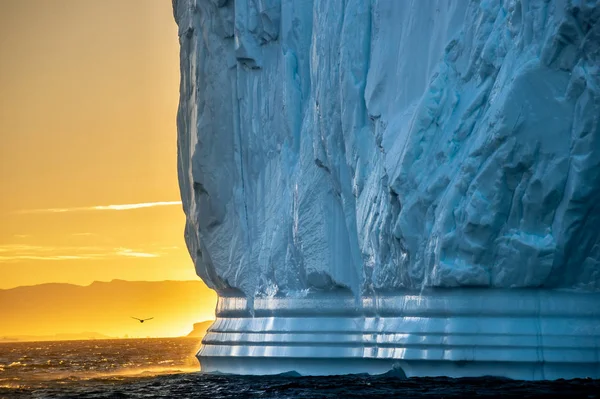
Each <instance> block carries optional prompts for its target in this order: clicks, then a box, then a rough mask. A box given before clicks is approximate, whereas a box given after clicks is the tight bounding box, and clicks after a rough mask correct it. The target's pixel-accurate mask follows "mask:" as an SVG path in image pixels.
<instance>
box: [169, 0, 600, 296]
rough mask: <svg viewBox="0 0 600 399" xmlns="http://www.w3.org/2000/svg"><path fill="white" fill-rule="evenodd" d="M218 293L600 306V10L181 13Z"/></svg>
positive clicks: (498, 7)
mask: <svg viewBox="0 0 600 399" xmlns="http://www.w3.org/2000/svg"><path fill="white" fill-rule="evenodd" d="M174 11H175V18H176V20H177V23H178V25H179V37H180V42H181V104H180V109H179V115H178V128H179V135H178V144H179V146H178V149H179V178H180V186H181V194H182V198H183V204H184V209H185V213H186V215H187V225H186V230H185V237H186V242H187V244H188V246H189V249H190V252H191V254H192V257H193V259H194V262H195V265H196V270H197V272H198V274H199V275H200V277H202V279H203V280H204V281H205V282H206V283H207V284H208V285H209V286H210V287H212V288H215V289H216V290H217V291H221V292H224V291H227V290H228V289H230V288H233V289H237V290H240V291H241V292H243V293H244V294H245V295H247V296H250V297H251V296H256V295H259V296H260V295H274V294H279V295H287V294H290V293H294V292H298V291H301V290H305V289H316V290H331V289H338V288H339V289H347V290H350V291H351V292H352V293H353V294H354V295H356V296H359V295H365V294H369V293H371V292H373V291H395V290H402V289H421V288H422V287H458V286H465V287H466V286H478V287H503V288H504V287H506V288H509V287H510V288H514V287H548V288H577V289H579V290H599V289H600V70H599V66H600V4H599V3H598V2H597V1H590V0H556V1H542V0H504V1H501V0H485V1H466V0H464V1H450V0H437V1H436V0H425V1H423V0H402V1H396V0H372V1H368V0H345V1H343V0H335V1H331V0H235V1H234V0H176V1H174Z"/></svg>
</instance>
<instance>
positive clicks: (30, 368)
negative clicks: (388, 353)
mask: <svg viewBox="0 0 600 399" xmlns="http://www.w3.org/2000/svg"><path fill="white" fill-rule="evenodd" d="M199 345H200V344H199V341H198V339H197V338H163V339H127V340H92V341H62V342H23V343H0V398H21V397H23V398H212V399H217V398H248V397H255V398H363V399H367V398H442V397H443V398H462V397H514V398H537V397H562V398H589V399H592V398H600V381H599V380H583V379H582V380H568V381H564V380H559V381H540V382H528V381H514V380H508V379H499V378H461V379H451V378H439V377H438V378H409V379H405V380H401V379H398V378H393V377H372V376H371V377H369V376H339V377H293V376H269V377H265V376H254V377H241V376H226V375H205V374H202V373H200V372H198V370H199V366H198V362H197V361H196V359H195V358H194V354H195V352H196V351H197V349H198V347H199Z"/></svg>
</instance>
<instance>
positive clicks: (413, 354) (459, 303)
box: [198, 289, 600, 380]
mask: <svg viewBox="0 0 600 399" xmlns="http://www.w3.org/2000/svg"><path fill="white" fill-rule="evenodd" d="M599 305H600V294H598V293H577V292H566V291H553V290H490V289H461V290H455V289H453V290H431V291H426V292H423V293H421V294H414V293H403V294H393V295H392V294H386V295H381V294H380V295H376V296H370V297H363V298H355V297H353V296H350V295H345V294H344V293H335V292H333V293H318V294H309V295H306V296H305V297H302V298H297V297H295V298H286V297H265V298H254V299H253V301H252V302H251V301H248V300H247V299H246V298H244V297H221V298H219V302H218V305H217V320H216V321H215V323H214V324H213V325H212V326H211V328H210V329H209V331H208V333H207V335H206V336H205V337H204V339H203V345H202V348H201V349H200V351H199V352H198V359H199V361H200V364H201V367H202V371H204V372H222V373H230V374H254V375H261V374H279V373H284V372H289V371H296V372H298V373H299V374H302V375H335V374H354V373H368V374H383V373H386V372H388V371H390V370H392V369H393V370H395V373H396V374H398V375H405V376H406V377H422V376H449V377H476V376H487V375H491V376H498V377H507V378H513V379H524V380H544V379H558V378H584V377H591V378H600V306H599Z"/></svg>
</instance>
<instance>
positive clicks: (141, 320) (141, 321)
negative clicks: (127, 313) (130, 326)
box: [131, 316, 154, 323]
mask: <svg viewBox="0 0 600 399" xmlns="http://www.w3.org/2000/svg"><path fill="white" fill-rule="evenodd" d="M131 318H132V319H136V320H137V321H139V322H140V323H143V322H145V321H146V320H152V319H153V318H154V317H149V318H147V319H138V318H137V317H133V316H131Z"/></svg>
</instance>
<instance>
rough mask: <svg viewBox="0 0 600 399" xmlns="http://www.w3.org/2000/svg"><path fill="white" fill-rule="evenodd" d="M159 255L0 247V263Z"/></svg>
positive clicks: (93, 249) (113, 250) (119, 250)
mask: <svg viewBox="0 0 600 399" xmlns="http://www.w3.org/2000/svg"><path fill="white" fill-rule="evenodd" d="M161 255H162V254H161V253H152V252H143V251H140V250H135V249H131V248H106V247H52V246H36V245H14V244H13V245H2V246H0V263H9V262H10V263H12V262H21V261H28V260H29V261H31V260H33V261H66V260H84V259H87V260H91V259H115V258H121V257H126V258H158V257H160V256H161Z"/></svg>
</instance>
